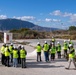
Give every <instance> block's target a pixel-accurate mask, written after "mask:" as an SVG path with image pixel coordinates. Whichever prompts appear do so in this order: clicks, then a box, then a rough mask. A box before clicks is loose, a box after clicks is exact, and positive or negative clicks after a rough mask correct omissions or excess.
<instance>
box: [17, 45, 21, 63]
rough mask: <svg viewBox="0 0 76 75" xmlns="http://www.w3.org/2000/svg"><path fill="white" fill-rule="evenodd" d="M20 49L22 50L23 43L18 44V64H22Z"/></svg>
mask: <svg viewBox="0 0 76 75" xmlns="http://www.w3.org/2000/svg"><path fill="white" fill-rule="evenodd" d="M20 50H21V45H19V46H18V64H21V59H20Z"/></svg>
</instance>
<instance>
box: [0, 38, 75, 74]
mask: <svg viewBox="0 0 76 75" xmlns="http://www.w3.org/2000/svg"><path fill="white" fill-rule="evenodd" d="M45 40H46V41H47V42H48V43H50V40H49V39H39V40H38V39H30V40H28V39H27V40H16V41H20V42H22V41H27V42H30V44H29V45H25V49H26V50H27V52H28V55H27V60H26V61H27V68H25V69H22V68H21V67H18V68H14V67H5V66H3V65H1V62H0V75H76V70H73V68H74V66H73V64H72V65H71V69H70V70H66V69H65V67H67V65H68V62H67V61H66V60H65V59H63V58H61V59H57V58H56V59H55V61H50V62H47V63H46V62H45V61H44V54H43V53H42V62H36V52H35V49H34V46H36V44H37V42H38V41H39V42H40V43H41V45H43V44H44V41H45ZM57 41H59V42H60V43H61V44H62V45H63V41H64V40H57ZM57 41H56V42H57ZM73 42H74V45H75V46H74V47H75V48H76V41H74V40H73ZM1 45H2V44H0V47H1Z"/></svg>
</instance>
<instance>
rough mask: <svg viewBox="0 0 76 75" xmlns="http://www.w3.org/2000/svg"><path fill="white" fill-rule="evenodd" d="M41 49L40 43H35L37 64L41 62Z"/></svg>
mask: <svg viewBox="0 0 76 75" xmlns="http://www.w3.org/2000/svg"><path fill="white" fill-rule="evenodd" d="M41 49H42V47H41V45H40V43H39V42H38V43H37V46H36V52H37V62H38V61H42V60H41Z"/></svg>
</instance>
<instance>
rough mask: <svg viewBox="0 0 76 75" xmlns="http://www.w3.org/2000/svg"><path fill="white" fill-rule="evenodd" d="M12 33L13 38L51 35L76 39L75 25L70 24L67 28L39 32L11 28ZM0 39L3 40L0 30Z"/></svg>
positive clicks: (48, 36) (42, 37)
mask: <svg viewBox="0 0 76 75" xmlns="http://www.w3.org/2000/svg"><path fill="white" fill-rule="evenodd" d="M9 32H10V33H13V39H44V38H47V39H51V37H52V36H54V37H55V38H59V39H72V40H76V27H75V26H71V27H69V29H68V30H57V31H51V32H45V31H44V32H40V31H36V30H31V29H28V28H21V29H13V30H10V31H9ZM0 41H3V33H2V32H0Z"/></svg>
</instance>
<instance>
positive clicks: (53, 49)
mask: <svg viewBox="0 0 76 75" xmlns="http://www.w3.org/2000/svg"><path fill="white" fill-rule="evenodd" d="M55 53H56V47H55V45H54V43H52V47H51V49H50V54H51V56H50V58H51V61H52V60H53V61H54V59H55Z"/></svg>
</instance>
